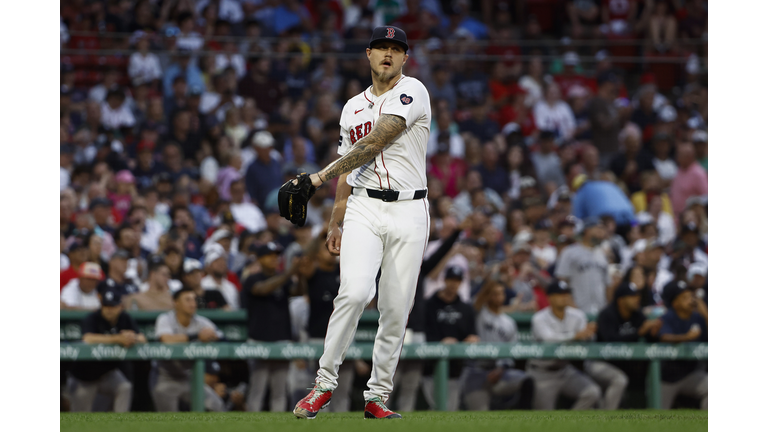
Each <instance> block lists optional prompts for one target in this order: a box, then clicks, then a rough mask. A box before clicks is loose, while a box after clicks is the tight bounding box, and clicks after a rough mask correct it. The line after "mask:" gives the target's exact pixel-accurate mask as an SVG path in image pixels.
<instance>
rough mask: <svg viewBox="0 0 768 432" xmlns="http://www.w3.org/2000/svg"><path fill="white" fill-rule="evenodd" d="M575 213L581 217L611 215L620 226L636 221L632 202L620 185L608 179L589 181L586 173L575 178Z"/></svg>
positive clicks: (573, 186)
mask: <svg viewBox="0 0 768 432" xmlns="http://www.w3.org/2000/svg"><path fill="white" fill-rule="evenodd" d="M572 189H573V190H574V191H576V193H575V194H574V197H573V215H574V216H576V217H577V218H579V219H586V218H588V217H601V216H604V215H610V216H612V217H613V219H614V220H615V221H616V224H617V225H619V226H622V225H624V226H626V225H630V224H631V223H632V222H634V221H635V212H634V208H633V207H632V203H631V202H630V201H629V199H628V198H627V196H626V195H625V194H624V192H622V190H621V189H619V187H618V186H616V185H615V184H613V183H611V182H607V181H597V180H595V181H587V176H586V175H585V174H580V175H578V176H576V178H574V179H573V183H572Z"/></svg>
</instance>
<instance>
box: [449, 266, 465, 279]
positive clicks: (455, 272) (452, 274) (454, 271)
mask: <svg viewBox="0 0 768 432" xmlns="http://www.w3.org/2000/svg"><path fill="white" fill-rule="evenodd" d="M445 279H458V280H462V279H464V270H463V269H462V268H461V267H459V266H450V267H448V269H447V270H445Z"/></svg>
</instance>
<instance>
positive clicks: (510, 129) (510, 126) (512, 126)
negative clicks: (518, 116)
mask: <svg viewBox="0 0 768 432" xmlns="http://www.w3.org/2000/svg"><path fill="white" fill-rule="evenodd" d="M516 132H521V130H520V125H519V124H517V123H515V122H509V123H507V124H505V125H504V127H503V128H501V133H502V135H504V136H507V135H509V134H511V133H516Z"/></svg>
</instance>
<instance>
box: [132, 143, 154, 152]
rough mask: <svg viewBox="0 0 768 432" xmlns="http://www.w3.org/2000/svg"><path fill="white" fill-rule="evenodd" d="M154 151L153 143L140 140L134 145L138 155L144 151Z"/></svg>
mask: <svg viewBox="0 0 768 432" xmlns="http://www.w3.org/2000/svg"><path fill="white" fill-rule="evenodd" d="M154 150H155V143H153V142H152V141H149V140H141V141H139V143H138V144H137V145H136V151H137V152H138V153H141V152H144V151H149V152H151V151H154Z"/></svg>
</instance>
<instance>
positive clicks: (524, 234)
mask: <svg viewBox="0 0 768 432" xmlns="http://www.w3.org/2000/svg"><path fill="white" fill-rule="evenodd" d="M531 240H533V234H531V233H530V231H528V230H523V231H520V232H519V233H517V234H515V236H514V237H512V243H513V244H518V243H530V242H531Z"/></svg>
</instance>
